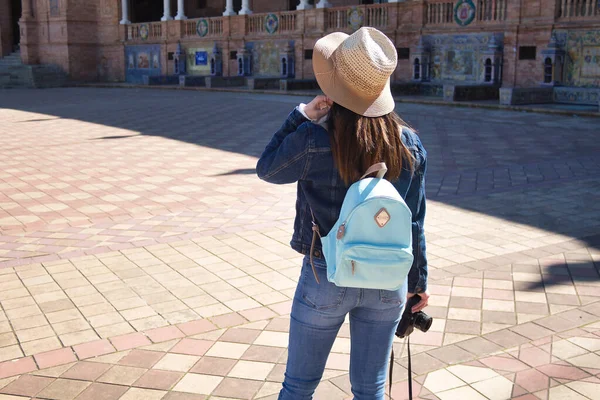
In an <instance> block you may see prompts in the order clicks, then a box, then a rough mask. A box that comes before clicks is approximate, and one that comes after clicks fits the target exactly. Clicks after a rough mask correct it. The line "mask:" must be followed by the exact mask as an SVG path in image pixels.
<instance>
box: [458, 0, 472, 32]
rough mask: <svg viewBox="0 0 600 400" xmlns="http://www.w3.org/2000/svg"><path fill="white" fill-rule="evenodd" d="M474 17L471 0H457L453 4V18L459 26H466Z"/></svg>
mask: <svg viewBox="0 0 600 400" xmlns="http://www.w3.org/2000/svg"><path fill="white" fill-rule="evenodd" d="M474 19H475V4H474V3H473V1H472V0H458V2H457V3H456V6H454V20H455V21H456V23H457V24H458V25H460V26H467V25H469V24H470V23H471V22H473V20H474Z"/></svg>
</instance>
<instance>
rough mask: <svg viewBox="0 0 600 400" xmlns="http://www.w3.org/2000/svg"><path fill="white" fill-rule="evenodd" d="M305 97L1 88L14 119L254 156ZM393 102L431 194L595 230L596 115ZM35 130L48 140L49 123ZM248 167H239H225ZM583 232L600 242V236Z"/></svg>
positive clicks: (514, 217)
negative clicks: (410, 132)
mask: <svg viewBox="0 0 600 400" xmlns="http://www.w3.org/2000/svg"><path fill="white" fill-rule="evenodd" d="M308 100H310V98H307V97H296V96H285V95H266V94H265V95H261V94H237V93H213V92H211V93H209V92H194V91H168V90H147V89H95V88H62V89H45V90H35V91H34V90H26V91H25V90H5V91H0V109H1V108H8V109H15V110H21V111H28V112H32V113H36V114H38V115H39V116H33V117H32V116H29V117H28V118H29V119H27V120H24V121H15V122H36V121H38V122H41V121H46V120H52V119H56V118H63V119H74V120H79V121H84V122H86V123H90V124H101V125H104V126H109V127H114V128H118V129H124V130H129V131H134V132H136V134H133V135H128V134H122V135H115V136H108V137H89V135H87V136H83V135H82V137H83V138H85V139H86V140H100V139H122V140H128V139H131V138H132V137H136V136H139V135H149V136H160V137H164V138H168V139H172V140H178V141H181V142H185V143H188V144H191V145H197V146H202V147H206V148H212V149H217V150H221V151H223V152H234V153H239V154H244V155H247V156H251V157H258V156H260V154H261V153H262V151H263V149H264V147H265V145H266V144H267V143H268V141H269V139H270V138H271V136H272V134H273V133H274V132H275V131H276V130H277V129H278V128H279V127H280V126H281V124H282V123H283V122H284V120H285V117H286V115H287V114H288V113H289V112H290V111H292V109H293V108H294V107H295V105H297V104H298V103H299V102H306V101H308ZM397 111H398V112H399V114H400V115H401V116H402V118H403V119H405V120H406V121H407V122H408V123H409V124H410V125H411V126H413V127H414V128H415V129H416V130H417V131H418V132H419V135H420V137H421V140H422V141H423V143H424V145H425V147H426V149H427V151H428V182H427V192H428V197H429V198H430V199H432V200H435V201H438V202H443V203H445V204H449V205H452V206H455V207H459V208H461V209H466V210H471V211H475V212H477V213H483V214H486V215H491V216H495V217H498V218H502V219H505V220H508V221H512V222H515V223H519V224H525V225H530V226H533V227H536V228H541V229H545V230H549V231H552V232H557V233H561V234H565V235H570V236H572V237H581V236H584V235H590V234H593V233H597V232H598V228H599V227H600V221H598V218H596V220H595V222H594V218H591V219H590V220H585V218H582V216H583V217H584V216H585V213H590V215H600V214H599V213H600V187H599V183H598V181H597V177H598V176H600V157H598V156H597V155H598V154H600V141H599V140H598V124H599V120H598V119H595V118H574V117H565V116H559V115H545V114H544V115H541V114H533V113H519V112H511V111H500V110H498V111H496V110H484V109H472V108H454V107H444V106H425V105H418V104H407V103H402V104H398V107H397ZM137 132H139V134H137ZM35 134H37V135H39V137H40V140H43V135H44V132H43V131H41V130H40V131H39V132H35ZM252 173H254V170H253V169H250V168H248V169H244V168H241V169H238V170H235V171H230V172H225V173H224V174H222V176H227V175H236V174H252ZM589 178H592V179H591V180H588V181H586V179H589ZM593 178H596V181H594V180H593ZM588 182H589V183H588ZM575 183H577V185H576V186H573V184H575ZM544 185H545V186H544ZM569 185H570V186H569ZM563 187H568V189H565V190H561V188H563ZM532 191H533V192H534V193H535V194H531V193H532ZM502 192H505V195H503V196H498V195H497V194H498V193H502ZM506 193H510V195H506ZM545 193H547V194H545ZM513 194H514V195H513ZM507 196H508V198H510V199H511V200H510V201H508V202H507ZM565 210H567V211H566V212H565ZM582 228H585V229H587V230H590V231H591V232H587V233H586V232H585V229H582ZM594 229H595V231H594ZM582 232H583V233H582ZM582 240H584V241H586V243H588V244H589V245H590V246H592V247H595V248H600V246H599V243H598V241H589V242H588V241H587V240H586V239H585V238H584V239H582Z"/></svg>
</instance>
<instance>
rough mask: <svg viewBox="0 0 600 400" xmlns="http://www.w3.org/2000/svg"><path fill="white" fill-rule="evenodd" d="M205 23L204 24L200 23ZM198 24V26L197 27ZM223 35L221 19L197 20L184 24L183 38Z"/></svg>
mask: <svg viewBox="0 0 600 400" xmlns="http://www.w3.org/2000/svg"><path fill="white" fill-rule="evenodd" d="M200 21H205V22H200ZM199 24H200V25H199ZM222 34H223V18H222V17H215V18H197V19H191V20H187V21H185V23H184V30H183V36H184V37H195V36H201V37H217V36H221V35H222Z"/></svg>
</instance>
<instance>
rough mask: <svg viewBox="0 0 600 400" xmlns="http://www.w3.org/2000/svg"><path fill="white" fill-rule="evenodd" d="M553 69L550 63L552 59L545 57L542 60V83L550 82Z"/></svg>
mask: <svg viewBox="0 0 600 400" xmlns="http://www.w3.org/2000/svg"><path fill="white" fill-rule="evenodd" d="M553 70H554V66H553V65H552V59H551V58H550V57H546V59H545V60H544V83H552V75H553V72H554V71H553Z"/></svg>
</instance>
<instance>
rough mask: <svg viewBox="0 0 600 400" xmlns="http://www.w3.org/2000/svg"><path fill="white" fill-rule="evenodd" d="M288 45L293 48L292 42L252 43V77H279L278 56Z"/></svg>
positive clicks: (270, 41)
mask: <svg viewBox="0 0 600 400" xmlns="http://www.w3.org/2000/svg"><path fill="white" fill-rule="evenodd" d="M288 43H290V47H292V48H294V44H293V41H292V42H288V41H287V40H279V41H273V40H269V41H264V42H254V44H253V48H252V58H253V67H254V75H256V76H279V75H280V69H279V62H280V61H279V54H280V52H281V51H283V49H285V47H286V45H287V44H288Z"/></svg>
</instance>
